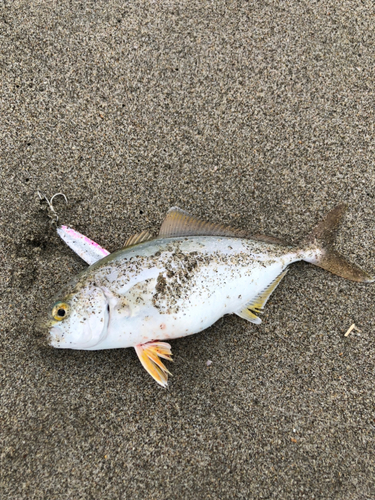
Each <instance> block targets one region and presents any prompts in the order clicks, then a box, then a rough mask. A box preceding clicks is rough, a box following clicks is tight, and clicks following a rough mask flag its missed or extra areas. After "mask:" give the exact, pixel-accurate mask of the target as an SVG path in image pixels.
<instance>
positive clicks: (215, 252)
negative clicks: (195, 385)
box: [47, 206, 373, 386]
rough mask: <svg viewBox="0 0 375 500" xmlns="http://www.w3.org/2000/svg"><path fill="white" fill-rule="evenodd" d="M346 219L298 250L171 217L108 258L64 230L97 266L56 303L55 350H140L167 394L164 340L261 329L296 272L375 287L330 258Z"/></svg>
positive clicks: (333, 215)
mask: <svg viewBox="0 0 375 500" xmlns="http://www.w3.org/2000/svg"><path fill="white" fill-rule="evenodd" d="M343 211H344V208H343V206H340V207H337V208H336V209H334V210H333V211H332V212H330V214H328V216H327V218H326V219H325V220H324V221H323V222H322V223H321V224H320V225H318V226H317V227H316V228H315V230H314V231H313V232H312V233H311V235H309V237H308V238H306V239H305V240H304V241H303V242H302V244H301V245H300V246H298V247H297V248H295V247H293V246H290V245H286V244H283V243H282V242H280V241H278V240H275V239H274V238H267V237H263V236H261V237H259V236H257V237H244V235H243V234H242V232H240V231H237V230H233V229H231V228H226V227H224V226H221V225H218V224H210V223H205V222H203V221H199V220H198V219H196V218H194V217H193V216H190V215H189V214H186V213H185V212H183V211H181V210H179V209H172V210H171V211H170V212H169V213H168V215H167V218H166V220H165V221H164V223H163V225H162V228H161V231H160V233H159V236H158V237H156V238H152V237H151V236H150V235H149V233H147V232H144V233H141V235H138V236H134V237H132V238H131V239H130V240H129V241H128V242H127V244H126V247H125V248H123V249H121V250H118V251H117V252H114V253H113V254H110V255H107V256H105V257H104V258H100V257H101V256H102V255H103V254H104V255H105V254H106V253H107V251H106V250H105V249H103V248H101V247H99V245H97V244H96V243H94V242H91V240H89V239H88V238H86V237H83V236H82V235H79V233H75V232H74V230H70V229H69V228H65V229H60V235H62V236H64V235H66V234H68V235H69V241H67V243H68V244H69V246H70V247H71V248H73V249H74V250H75V251H77V253H79V254H80V255H81V256H83V258H85V257H86V260H87V261H88V262H90V263H91V262H93V261H95V260H96V259H99V260H97V261H96V262H94V263H93V264H92V265H91V266H90V267H89V268H88V269H87V270H86V271H84V272H83V273H81V274H80V275H79V276H78V277H77V278H76V279H75V280H74V281H73V282H72V283H71V284H70V285H69V287H68V288H69V290H68V292H63V293H62V294H61V295H60V299H59V300H58V301H55V302H54V305H53V306H52V308H51V313H50V319H49V320H48V322H47V324H48V328H49V333H48V336H49V342H50V345H52V346H53V347H56V348H68V349H82V350H98V349H114V348H126V347H134V348H135V350H136V352H137V354H138V356H139V358H140V360H141V362H142V364H143V366H144V367H145V368H146V369H147V371H148V372H149V373H150V374H151V375H152V376H153V377H154V379H155V380H156V381H157V382H158V383H159V384H160V385H162V386H166V384H167V377H168V373H169V372H168V370H167V369H166V367H165V366H164V364H163V363H162V362H161V359H160V358H164V359H171V352H170V345H169V344H167V343H166V342H165V340H169V339H174V338H178V337H184V336H187V335H192V334H195V333H198V332H201V331H202V330H204V329H206V328H207V327H209V326H210V325H212V324H213V323H215V322H216V321H217V320H218V319H219V318H220V317H222V316H223V315H225V314H233V313H235V314H237V315H239V316H241V317H242V318H244V319H246V320H248V321H250V322H252V323H255V324H259V323H260V322H261V320H260V318H259V317H258V313H259V312H261V310H262V309H263V307H264V306H265V304H266V302H267V300H268V298H269V297H270V295H271V294H272V292H273V291H274V289H275V288H276V287H277V285H278V284H279V282H280V281H281V279H282V278H283V277H284V275H285V273H286V271H287V269H288V266H289V265H290V264H292V263H293V262H296V261H300V260H305V261H307V262H310V263H313V264H316V265H318V266H320V267H323V268H325V269H328V270H330V271H332V272H335V273H336V274H339V275H341V276H344V277H346V278H349V279H354V280H356V281H373V280H372V279H371V278H370V277H369V276H368V275H367V274H366V273H364V272H363V271H362V270H360V269H359V268H358V267H357V266H355V265H353V264H350V263H348V262H347V261H346V260H345V259H343V258H342V257H341V256H340V255H339V254H337V253H336V252H335V251H334V250H333V249H332V248H331V242H332V241H333V236H334V232H335V230H336V228H337V225H338V222H339V221H340V219H341V216H342V213H343ZM72 231H73V232H72ZM194 233H198V234H194ZM76 235H77V237H76ZM81 237H82V238H81ZM64 239H65V238H64ZM65 241H66V239H65ZM90 242H91V243H92V245H91V243H90Z"/></svg>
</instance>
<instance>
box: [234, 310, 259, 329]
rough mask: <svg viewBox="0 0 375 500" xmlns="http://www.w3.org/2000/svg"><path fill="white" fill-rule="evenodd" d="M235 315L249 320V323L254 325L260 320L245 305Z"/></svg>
mask: <svg viewBox="0 0 375 500" xmlns="http://www.w3.org/2000/svg"><path fill="white" fill-rule="evenodd" d="M236 314H237V316H239V317H240V318H243V319H246V320H247V321H250V323H254V324H255V325H260V324H261V322H262V320H261V319H260V318H258V316H256V315H255V314H254V313H253V312H251V311H250V309H248V308H247V307H245V308H244V309H242V311H239V312H236Z"/></svg>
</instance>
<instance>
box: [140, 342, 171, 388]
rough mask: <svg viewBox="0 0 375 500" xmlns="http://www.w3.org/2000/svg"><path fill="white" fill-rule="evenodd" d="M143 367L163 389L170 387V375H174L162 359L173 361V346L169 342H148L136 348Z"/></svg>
mask: <svg viewBox="0 0 375 500" xmlns="http://www.w3.org/2000/svg"><path fill="white" fill-rule="evenodd" d="M134 349H135V352H136V353H137V355H138V358H139V360H140V362H141V363H142V365H143V367H144V368H145V369H146V370H147V371H148V373H149V374H150V375H151V377H152V378H153V379H154V380H156V382H157V383H158V384H160V385H161V386H162V387H167V385H168V374H169V375H172V374H171V373H170V372H169V371H168V370H167V368H166V367H165V366H164V363H163V362H162V361H161V359H160V358H164V359H167V360H168V361H173V360H172V358H171V356H172V352H171V346H170V345H169V344H167V342H159V341H157V342H147V344H139V345H136V346H135V347H134Z"/></svg>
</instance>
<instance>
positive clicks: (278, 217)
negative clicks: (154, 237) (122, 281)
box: [0, 0, 375, 500]
mask: <svg viewBox="0 0 375 500" xmlns="http://www.w3.org/2000/svg"><path fill="white" fill-rule="evenodd" d="M1 9H2V14H1V16H0V27H1V30H0V33H1V35H0V36H1V39H0V53H1V72H2V73H1V75H2V76H1V83H2V91H1V110H0V113H1V116H0V140H1V143H0V144H1V155H0V156H1V159H0V161H1V166H0V172H1V212H0V223H1V226H0V234H1V237H0V241H1V247H0V251H1V266H0V283H1V304H0V307H1V326H0V330H1V331H0V334H1V337H0V338H1V346H2V349H1V350H2V371H1V392H2V394H1V403H0V404H1V414H2V425H1V434H2V437H1V443H2V459H1V479H2V491H3V498H4V499H5V498H7V499H17V500H19V499H48V500H52V499H69V500H70V499H74V500H76V499H99V498H110V499H117V498H119V499H120V498H121V499H131V500H136V499H150V500H151V499H162V500H169V499H171V500H172V499H173V500H175V499H194V500H197V499H219V500H224V499H233V498H243V499H249V498H254V499H262V498H277V499H302V498H306V499H309V500H311V499H324V500H326V499H345V500H349V499H361V500H362V499H372V498H375V486H374V484H375V482H374V474H375V453H374V449H375V446H374V445H375V435H374V434H375V433H374V431H375V420H374V419H375V412H374V392H375V391H374V376H375V373H374V371H375V370H374V362H375V347H374V345H375V344H374V330H375V329H374V318H375V285H361V284H356V283H352V282H349V281H346V280H344V279H341V278H339V277H336V276H334V275H331V274H329V273H328V272H325V271H323V270H321V269H318V268H316V267H313V266H311V265H308V264H305V263H299V264H296V265H293V267H292V268H291V270H290V272H289V273H288V275H287V276H286V278H285V279H284V280H283V282H282V284H281V285H280V287H279V288H278V289H277V291H276V292H275V294H274V295H273V297H272V299H271V300H270V301H269V303H268V304H267V308H266V311H265V313H264V314H263V317H262V319H263V323H262V325H260V326H255V325H252V324H249V323H247V322H246V321H244V320H242V319H241V318H238V317H234V316H227V317H224V318H223V319H222V320H220V321H219V322H218V323H216V324H215V325H213V326H212V327H211V328H209V329H208V330H207V331H205V332H204V333H202V334H199V335H196V336H192V337H189V338H185V339H177V340H175V341H173V342H172V350H173V353H174V358H175V362H174V364H173V365H171V364H170V363H169V365H168V366H169V368H170V369H171V371H172V373H173V377H172V378H171V382H170V387H169V389H168V390H163V389H162V388H159V387H158V386H157V385H156V383H155V382H154V381H153V380H152V379H151V377H150V376H149V375H148V374H147V373H146V372H145V371H144V369H143V368H142V366H141V364H140V363H139V361H138V359H137V357H136V354H135V352H134V351H133V350H130V349H126V350H113V351H97V352H85V351H81V352H80V351H67V350H66V351H63V350H61V351H60V350H53V349H49V348H47V347H43V346H42V345H41V342H40V340H41V339H40V338H38V336H37V334H36V332H35V328H34V322H35V320H36V318H37V317H38V316H39V315H40V313H41V312H43V311H46V314H47V310H48V309H47V306H48V304H49V301H50V298H51V297H52V296H53V295H54V294H55V293H56V292H58V290H59V288H60V287H61V286H62V285H63V284H65V283H67V282H68V281H69V279H70V278H71V277H73V276H74V275H75V274H76V273H78V272H79V271H80V270H82V269H84V268H85V264H84V263H83V262H82V261H81V260H80V259H79V258H78V257H77V256H75V255H74V253H73V252H72V251H71V250H69V248H67V247H66V246H65V245H64V243H63V242H62V241H61V240H60V239H59V238H58V236H57V235H56V232H55V228H54V227H53V226H52V225H51V224H50V219H49V217H48V212H47V211H46V210H45V205H44V204H43V203H41V202H40V200H39V197H38V195H37V191H40V192H42V193H45V194H46V195H47V196H48V197H51V196H52V195H53V194H55V193H58V192H63V193H64V194H65V195H66V197H67V199H68V203H67V204H65V202H64V200H63V198H62V197H57V198H55V203H54V204H55V208H56V212H57V213H58V215H59V222H60V223H63V224H67V225H70V226H72V227H74V228H75V229H77V230H78V231H80V232H82V233H84V234H86V235H87V236H88V237H90V238H92V239H94V240H95V241H97V242H98V243H99V244H101V245H102V246H103V247H105V248H107V249H108V250H109V251H114V250H115V249H117V248H119V247H121V245H122V244H123V242H124V241H125V240H126V238H127V237H129V236H130V235H131V234H133V233H136V232H140V231H142V230H144V229H148V228H151V229H157V228H158V227H159V226H160V224H161V222H162V220H163V217H164V215H165V213H166V212H167V210H168V209H169V208H170V207H171V206H175V205H177V206H179V207H181V208H183V209H185V210H188V211H190V212H192V213H194V214H195V215H197V216H200V217H203V218H205V219H208V220H212V221H215V222H223V223H226V224H230V225H232V226H234V227H236V228H241V229H249V230H251V231H254V232H260V233H264V234H268V235H272V236H277V237H280V238H285V239H287V240H289V241H291V242H292V243H298V241H299V240H301V239H302V238H303V237H304V235H305V234H307V233H308V232H309V230H310V229H311V228H312V227H313V226H314V224H316V223H317V222H318V221H319V220H320V219H321V218H322V217H323V216H324V214H325V213H326V212H328V210H329V209H331V208H332V207H334V206H335V205H336V204H338V203H340V202H342V201H345V202H347V203H348V213H347V216H346V218H345V221H344V223H343V225H342V227H341V229H340V232H339V235H338V239H337V249H338V250H339V251H341V252H342V253H343V254H344V255H345V256H346V257H347V258H349V259H351V260H352V261H355V262H356V263H357V264H359V265H361V266H362V267H363V268H364V269H366V270H367V271H368V272H369V273H372V274H375V251H374V243H375V203H374V195H375V164H374V152H375V142H374V121H375V91H374V81H375V70H374V60H375V30H374V19H375V17H374V16H375V6H374V4H373V2H372V1H367V0H364V1H348V0H344V1H342V2H337V1H327V0H324V1H320V2H308V1H302V2H296V1H295V2H293V1H284V2H276V1H268V2H266V1H249V2H246V1H237V2H235V1H233V2H229V1H227V2H226V1H223V0H218V1H216V2H206V1H202V0H200V1H195V0H189V1H187V0H180V1H168V0H159V1H158V0H155V1H151V0H148V1H143V2H132V1H130V2H124V1H122V2H120V1H119V2H115V1H113V0H109V1H98V2H67V1H59V2H38V1H34V2H27V1H17V0H16V1H13V2H3V4H2V7H1ZM352 324H355V325H356V326H357V327H358V329H359V330H360V331H358V330H356V329H353V330H352V331H351V332H350V334H349V335H348V336H345V332H346V331H347V330H348V329H349V327H350V326H351V325H352ZM209 360H210V361H212V363H211V364H209V366H207V361H209Z"/></svg>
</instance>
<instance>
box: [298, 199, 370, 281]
mask: <svg viewBox="0 0 375 500" xmlns="http://www.w3.org/2000/svg"><path fill="white" fill-rule="evenodd" d="M346 208H347V207H346V205H345V204H344V203H342V204H340V205H338V206H337V207H335V208H334V209H333V210H331V211H330V212H329V213H328V214H327V215H326V217H325V219H323V220H322V221H321V222H320V223H319V224H318V225H317V226H316V227H315V228H314V229H313V231H312V232H311V233H310V234H309V235H308V236H307V238H305V239H304V240H303V243H302V244H303V246H304V247H305V246H311V245H312V244H313V245H314V246H317V247H318V249H319V250H320V252H319V253H320V255H319V256H318V257H317V258H315V259H311V260H308V262H311V263H312V264H315V265H316V266H319V267H322V268H323V269H326V270H327V271H330V272H331V273H333V274H337V275H338V276H342V277H343V278H346V279H348V280H352V281H361V282H366V283H371V282H373V281H375V279H374V278H371V276H369V275H368V274H367V273H365V272H364V271H362V269H361V268H360V267H358V266H356V265H355V264H351V263H350V262H348V261H347V260H346V259H345V258H344V257H343V256H342V255H340V254H339V253H338V252H336V250H334V249H333V244H334V242H335V237H336V233H337V230H338V228H339V225H340V223H341V221H342V218H343V216H344V214H345V212H346Z"/></svg>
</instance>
